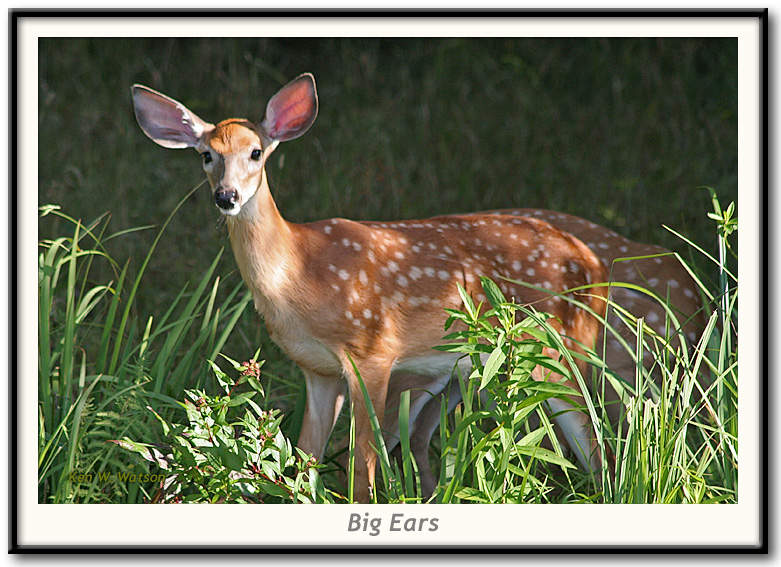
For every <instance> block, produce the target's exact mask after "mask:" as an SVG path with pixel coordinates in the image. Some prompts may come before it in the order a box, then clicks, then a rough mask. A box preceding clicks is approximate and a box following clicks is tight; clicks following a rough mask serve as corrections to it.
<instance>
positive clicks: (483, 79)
mask: <svg viewBox="0 0 781 567" xmlns="http://www.w3.org/2000/svg"><path fill="white" fill-rule="evenodd" d="M303 71H311V72H313V73H314V74H315V77H316V79H317V82H318V88H319V95H320V114H319V117H318V120H317V122H316V123H315V125H314V127H313V128H312V130H311V131H310V132H309V133H308V134H307V135H306V136H304V137H303V138H301V139H300V140H297V141H294V142H290V143H288V144H283V145H282V146H281V147H280V148H279V149H278V150H277V151H276V152H275V154H274V155H273V156H272V158H271V160H270V162H269V164H268V170H269V175H270V180H271V187H272V191H273V193H274V196H275V198H276V200H277V203H278V206H279V208H280V210H281V211H282V214H283V215H284V216H285V217H286V218H287V219H289V220H292V221H297V222H304V221H309V220H316V219H320V218H327V217H331V216H344V217H349V218H356V219H376V218H386V219H387V218H415V217H425V216H430V215H437V214H443V213H455V212H468V211H476V210H483V209H492V208H504V207H516V206H530V207H545V208H551V209H556V210H560V211H564V212H569V213H573V214H577V215H580V216H583V217H586V218H588V219H590V220H593V221H595V222H598V223H600V224H603V225H605V226H607V227H610V228H613V229H615V230H617V231H618V232H620V233H622V234H624V235H626V236H628V237H630V238H633V239H636V240H640V241H646V242H653V243H657V244H661V245H664V246H666V247H668V248H671V249H673V250H676V251H678V252H679V253H680V254H681V256H682V257H683V258H684V259H686V260H687V262H688V263H689V264H690V265H692V267H693V269H694V270H695V271H696V272H697V273H698V274H700V275H701V277H702V279H703V285H704V287H706V288H707V289H709V290H721V289H724V285H723V284H724V283H725V278H726V277H727V276H726V275H725V273H726V272H727V271H728V270H730V269H732V268H733V267H734V265H735V263H736V261H735V259H734V258H732V257H731V256H730V255H728V254H726V253H725V250H722V249H721V248H720V246H719V245H718V244H717V243H716V241H715V240H714V238H713V237H712V232H713V230H712V221H711V220H709V219H707V218H706V217H705V215H704V214H703V211H704V210H706V209H707V208H708V207H709V202H708V198H707V194H706V193H705V192H703V191H699V190H697V187H698V186H701V185H709V186H712V187H715V188H717V189H718V193H719V195H720V197H721V200H722V202H731V201H737V43H736V41H735V40H732V39H675V38H670V39H649V40H646V39H626V40H624V39H581V40H576V39H559V40H557V39H539V40H538V39H489V40H472V39H441V40H429V39H410V40H373V39H355V40H340V39H323V40H314V39H230V40H221V39H98V40H93V39H61V38H57V39H46V38H44V39H41V40H40V43H39V195H38V197H39V202H40V203H41V204H46V203H56V204H59V205H61V206H62V207H63V211H65V212H66V213H67V215H65V216H61V215H57V214H48V215H47V216H45V217H43V218H42V219H41V221H40V223H39V239H40V241H41V242H47V241H52V242H49V243H48V244H47V245H46V246H45V247H44V248H43V249H42V250H41V252H42V265H43V266H44V268H45V270H44V272H43V274H44V275H43V283H42V287H41V292H40V296H39V299H40V301H41V307H40V311H39V326H40V329H41V333H40V335H39V338H40V340H41V341H42V344H41V348H40V356H39V365H40V366H39V368H40V371H39V372H40V376H41V380H40V388H39V391H40V394H41V402H42V403H41V423H42V427H41V431H42V434H41V447H40V450H39V456H40V458H41V467H42V469H41V470H42V473H41V479H40V486H41V489H40V497H41V499H42V501H141V500H143V499H144V498H145V495H144V494H127V493H125V492H124V491H125V490H126V489H125V488H124V487H123V486H119V485H117V486H113V487H110V488H106V487H98V486H97V485H93V486H89V487H83V486H80V487H77V488H78V490H76V489H74V487H72V486H68V484H67V483H64V484H61V483H60V482H59V480H60V479H63V478H66V477H67V473H68V471H70V470H74V469H78V470H84V469H85V467H87V468H89V467H92V468H91V469H89V470H93V469H94V468H95V467H109V466H125V465H128V466H129V463H130V461H126V460H122V459H125V456H124V455H123V456H122V457H120V456H118V455H119V454H120V453H121V452H120V453H118V452H117V451H118V449H117V448H116V447H114V446H112V445H111V444H106V443H105V440H106V439H109V438H115V439H119V438H121V437H123V436H125V435H128V434H130V433H131V432H132V433H136V434H138V435H136V437H138V436H142V437H146V436H153V435H154V434H153V433H152V432H153V430H155V429H156V428H157V424H156V421H155V420H154V418H153V417H151V418H150V414H149V412H148V411H147V410H146V409H145V405H147V404H149V403H150V396H151V397H152V398H153V399H154V400H155V404H156V405H155V407H158V406H157V404H158V403H160V401H161V400H165V403H167V404H169V405H170V406H171V407H173V399H180V398H181V392H182V391H183V390H184V389H185V388H196V387H205V386H207V385H209V384H211V385H214V384H213V381H212V382H210V381H209V380H211V379H210V374H209V369H208V367H206V366H205V363H204V360H206V359H208V358H213V357H214V356H215V355H216V352H218V351H220V350H222V351H224V352H225V353H226V354H227V355H228V356H231V357H233V358H235V359H238V360H241V359H243V358H246V357H247V356H248V354H249V353H252V352H255V350H256V349H257V348H258V346H260V347H261V348H262V352H263V353H264V357H265V358H266V365H265V366H264V380H265V381H264V387H265V389H266V395H267V397H268V398H269V399H270V400H272V402H273V404H274V405H275V406H276V407H280V408H282V409H283V411H284V412H285V414H286V416H287V417H286V420H285V421H283V423H282V426H283V429H285V430H286V431H287V432H289V433H290V434H291V435H292V436H293V437H295V432H296V430H297V427H298V425H299V424H300V419H301V411H302V407H301V403H300V402H301V400H302V393H303V392H302V388H303V382H302V380H301V375H300V371H299V370H298V369H297V368H296V367H295V365H293V364H292V363H291V362H290V361H288V360H287V359H286V358H285V357H284V356H283V355H282V353H281V352H280V351H279V349H278V348H277V347H276V346H275V345H274V344H273V343H272V342H271V341H270V340H269V339H268V337H267V335H266V333H265V332H264V330H263V327H262V325H261V324H260V322H259V321H258V317H257V316H256V314H255V313H254V312H253V310H252V309H251V306H248V304H247V300H246V297H245V295H244V291H243V288H242V287H241V282H240V277H239V276H238V273H237V271H236V267H235V262H234V261H233V258H232V257H231V255H230V253H221V251H222V250H223V248H224V247H225V246H226V244H227V235H226V231H225V229H224V226H223V225H222V224H221V222H220V220H219V215H218V213H217V212H216V211H215V210H214V205H213V204H212V201H211V197H210V195H209V191H208V190H207V189H206V188H204V187H201V188H200V189H198V190H196V191H195V192H194V193H193V194H192V195H191V196H189V197H187V198H186V199H185V196H187V195H188V194H189V193H190V191H191V190H192V189H193V188H194V187H196V186H197V185H198V184H199V183H200V182H201V181H202V178H203V174H202V172H201V169H200V165H199V161H198V158H197V157H196V156H195V155H194V153H193V152H188V151H180V152H177V151H167V150H163V149H161V148H158V147H157V146H155V145H154V144H152V143H151V142H150V141H149V140H148V139H147V138H146V137H145V136H144V135H143V134H142V133H141V132H140V130H139V129H138V127H137V125H136V123H135V120H134V118H133V113H132V108H131V104H130V91H129V87H130V85H131V84H133V83H135V82H140V83H143V84H147V85H149V86H151V87H153V88H155V89H158V90H162V91H163V92H165V93H167V94H170V95H171V96H174V97H176V98H178V99H179V100H182V101H183V102H185V103H186V104H187V105H188V106H189V107H190V108H191V109H193V110H194V111H195V112H197V113H198V114H199V115H200V116H202V117H204V118H206V119H209V120H218V119H221V118H226V117H229V116H246V117H249V118H253V119H257V120H260V118H261V117H262V116H261V115H262V112H263V108H264V106H265V102H266V100H267V99H268V97H269V96H270V95H271V94H272V93H273V92H275V91H276V89H277V88H278V87H279V86H280V85H281V84H283V83H284V82H285V81H286V80H288V79H290V78H292V77H293V76H295V75H297V74H298V73H300V72H303ZM180 201H181V202H182V203H181V207H180V208H179V210H178V212H177V214H176V215H175V216H173V217H172V218H171V219H170V222H167V221H168V218H169V215H170V214H171V212H172V211H173V210H174V209H175V208H176V207H177V206H178V204H179V203H180ZM107 211H108V212H109V213H110V228H109V221H108V219H107V218H103V217H101V215H103V214H104V213H105V212H107ZM79 219H81V220H79ZM93 219H102V220H98V221H95V222H93ZM166 222H167V224H166ZM663 224H664V225H667V226H669V227H673V228H674V229H675V230H677V231H679V232H680V233H681V234H684V235H686V237H687V238H689V239H690V240H691V241H692V242H693V243H695V244H697V245H699V246H701V247H703V249H704V251H705V252H707V253H708V254H710V255H711V256H712V257H714V258H716V259H719V260H718V261H721V262H722V263H723V265H724V268H725V270H722V271H714V270H713V269H712V265H711V263H710V261H709V260H708V259H707V258H706V256H705V255H703V254H700V253H697V252H694V253H692V252H691V250H692V248H691V247H689V246H687V245H686V244H685V243H684V242H683V241H682V240H681V239H680V238H678V237H677V236H676V235H675V234H673V233H672V232H670V231H668V230H665V229H664V228H663V227H662V225H663ZM164 225H165V233H164V235H163V236H162V237H160V238H159V240H156V239H157V237H158V235H159V234H160V232H159V229H160V227H162V226H164ZM150 226H151V227H154V228H147V229H145V230H136V227H150ZM87 228H89V230H90V231H91V234H90V233H88V232H87ZM109 235H115V236H114V237H111V238H109V237H108V236H109ZM74 242H79V246H74ZM82 243H84V244H82ZM87 244H88V245H87ZM87 251H89V252H87ZM152 251H153V253H152ZM57 270H59V271H57ZM733 271H734V270H733ZM55 273H56V274H58V275H57V278H58V280H57V281H56V282H53V281H51V278H53V277H54V274H55ZM711 274H714V275H713V276H711ZM47 278H49V279H47ZM714 293H715V294H716V295H717V296H719V292H714ZM719 297H722V298H723V297H724V294H722V295H720V296H719ZM241 306H247V308H243V307H241ZM731 309H733V308H732V307H730V306H729V305H728V304H727V301H726V300H723V304H722V307H721V311H720V312H719V313H720V315H719V317H720V321H719V324H720V328H722V329H723V328H725V326H728V325H729V322H728V321H727V319H726V317H727V315H726V314H728V313H731ZM228 332H229V333H230V334H228ZM714 332H715V331H714ZM714 336H715V335H714ZM198 337H201V338H200V339H199V338H198ZM729 338H730V337H729V333H725V334H723V335H722V336H720V337H719V340H721V341H728V340H729ZM714 340H715V339H714ZM218 345H219V348H218ZM733 349H734V344H731V343H726V344H723V345H722V352H724V353H730V352H732V350H733ZM703 364H704V362H703ZM714 368H715V372H720V373H721V374H723V375H725V376H727V375H729V373H730V371H731V370H730V365H729V362H728V358H726V357H723V359H722V360H720V361H717V362H716V363H715V366H714ZM731 387H733V385H732V384H731V383H730V382H729V381H726V382H722V383H721V386H719V388H722V389H725V390H727V392H729V390H730V388H731ZM719 394H720V396H721V397H720V398H719V399H722V400H727V401H728V400H730V398H729V396H728V395H727V394H725V393H724V392H723V391H722V392H720V393H719ZM728 407H729V404H727V405H726V406H719V407H718V408H717V410H718V411H719V412H722V414H721V415H724V412H727V413H728V409H727V408H728ZM648 411H650V410H648ZM120 417H121V419H120ZM168 417H170V416H168ZM648 419H650V420H652V421H653V419H656V418H653V416H651V415H650V414H649V417H648ZM339 427H340V428H339V432H340V433H342V434H343V436H346V435H347V430H348V429H349V418H348V417H346V416H345V417H344V419H343V420H342V424H340V426H339ZM633 450H634V449H633ZM720 455H721V456H722V457H723V454H721V453H720ZM112 459H113V460H112ZM728 465H729V463H727V462H722V467H723V468H724V470H727V469H728V468H729V466H728ZM403 466H404V467H407V468H406V469H404V470H403V471H402V472H405V471H406V472H407V476H409V469H408V467H410V466H412V465H411V463H409V462H408V461H407V462H404V463H403ZM409 482H410V481H409V480H404V483H409ZM409 488H410V487H409V485H408V484H402V486H401V488H399V489H398V490H400V491H402V492H403V491H405V490H406V491H407V492H408V490H409Z"/></svg>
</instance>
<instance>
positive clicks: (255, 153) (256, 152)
mask: <svg viewBox="0 0 781 567" xmlns="http://www.w3.org/2000/svg"><path fill="white" fill-rule="evenodd" d="M249 157H250V158H252V159H253V160H254V161H258V160H259V159H260V150H252V153H251V154H250V156H249Z"/></svg>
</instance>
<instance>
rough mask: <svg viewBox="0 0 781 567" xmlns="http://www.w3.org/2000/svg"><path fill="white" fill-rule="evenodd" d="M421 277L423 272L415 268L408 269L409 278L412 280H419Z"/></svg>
mask: <svg viewBox="0 0 781 567" xmlns="http://www.w3.org/2000/svg"><path fill="white" fill-rule="evenodd" d="M422 275H423V271H422V270H421V269H420V268H418V267H417V266H412V267H411V268H410V269H409V277H410V278H411V279H413V280H419V279H420V278H421V276H422Z"/></svg>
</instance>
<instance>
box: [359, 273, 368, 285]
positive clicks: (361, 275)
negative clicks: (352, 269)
mask: <svg viewBox="0 0 781 567" xmlns="http://www.w3.org/2000/svg"><path fill="white" fill-rule="evenodd" d="M358 281H360V282H361V284H362V285H366V284H367V283H369V278H368V277H367V276H366V272H365V271H363V270H361V271H360V272H358Z"/></svg>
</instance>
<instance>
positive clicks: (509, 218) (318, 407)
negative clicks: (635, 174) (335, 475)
mask: <svg viewBox="0 0 781 567" xmlns="http://www.w3.org/2000/svg"><path fill="white" fill-rule="evenodd" d="M131 95H132V101H133V108H134V113H135V117H136V121H137V123H138V125H139V126H140V128H141V130H142V131H143V132H144V133H145V134H146V136H147V137H149V138H150V139H151V140H153V141H154V142H155V143H157V144H158V145H160V146H162V147H164V148H169V149H182V148H192V149H194V150H195V151H196V152H198V154H199V155H200V156H201V161H202V167H203V170H204V172H205V174H206V177H207V179H208V182H209V185H210V187H211V190H212V193H213V197H214V203H215V205H216V207H217V209H218V210H219V211H220V213H222V215H224V217H225V220H226V225H227V232H228V238H229V240H230V244H231V248H232V250H233V255H234V258H235V261H236V264H237V266H238V269H239V272H240V273H241V276H242V279H243V281H244V282H245V284H246V285H247V287H248V288H249V290H250V292H251V294H252V298H253V302H254V306H255V309H256V310H257V311H258V313H259V314H260V315H261V317H262V318H263V320H264V323H265V326H266V329H267V331H268V333H269V336H270V337H271V339H272V340H274V341H275V342H276V343H277V344H278V345H279V346H280V347H281V349H282V350H283V351H284V352H285V353H286V355H287V356H288V357H289V358H290V359H291V360H292V361H294V362H295V363H296V364H297V365H298V366H299V368H300V369H301V371H302V373H303V375H304V381H305V386H306V406H305V410H304V418H303V423H302V427H301V431H300V435H299V439H298V446H299V448H301V449H302V450H304V451H306V452H307V453H310V454H312V455H313V456H315V458H317V459H320V458H322V456H323V454H324V451H325V448H326V444H327V441H328V438H329V436H330V433H331V430H332V429H333V426H334V424H335V421H336V418H337V416H338V415H339V412H340V410H341V408H342V405H343V404H344V401H345V399H346V397H347V396H349V399H350V401H351V405H352V410H353V416H354V422H355V451H356V458H355V497H356V499H357V500H358V501H359V502H368V501H370V499H371V497H372V496H373V490H374V478H375V467H376V452H375V450H374V448H373V443H374V439H373V430H372V426H371V418H370V413H369V410H368V408H367V406H366V404H365V403H363V392H362V388H361V382H362V383H363V385H364V387H365V389H366V392H367V394H368V398H369V400H370V402H371V405H372V407H373V408H374V412H375V414H376V419H377V421H378V422H379V425H380V427H381V428H382V429H387V427H386V426H385V423H384V422H385V407H386V402H387V401H388V392H389V389H390V387H391V385H392V384H394V383H396V384H410V385H411V386H414V387H415V388H416V390H417V391H420V392H423V391H425V392H427V393H431V394H433V395H437V394H439V393H441V392H442V390H443V389H444V388H445V387H446V386H447V384H448V383H449V382H450V377H451V373H452V370H453V368H454V366H455V365H464V364H466V363H468V361H466V360H459V359H458V356H457V355H454V354H453V353H446V352H442V351H438V350H434V349H433V348H432V347H434V346H436V345H439V344H441V343H442V336H443V334H444V333H443V330H444V322H445V319H446V316H447V314H446V312H445V309H446V308H457V307H459V306H460V304H461V297H460V293H459V289H458V286H459V285H460V286H462V288H463V289H464V291H465V292H466V293H468V294H470V295H471V296H472V297H473V298H475V300H476V301H485V299H486V298H485V296H484V294H483V290H482V288H481V286H480V276H488V277H493V278H498V277H506V278H515V279H516V280H523V281H525V282H528V283H530V284H532V285H533V286H534V287H529V286H522V285H512V286H510V287H509V288H508V292H509V293H510V294H511V295H512V296H513V297H515V298H516V301H517V302H519V303H522V304H526V305H533V306H534V307H535V308H536V309H538V310H541V311H546V312H548V313H550V314H551V315H552V316H553V318H552V319H551V320H550V321H551V322H552V323H551V325H552V326H553V327H554V328H556V330H557V331H558V332H559V333H560V334H561V335H562V337H564V339H563V340H564V341H565V344H566V345H567V346H568V347H571V348H572V349H573V350H579V349H581V348H582V346H589V347H590V346H591V345H594V344H595V343H596V341H597V339H598V334H599V328H600V322H599V320H600V317H601V316H602V315H603V314H604V311H605V297H606V294H607V291H606V289H605V288H604V287H600V286H598V285H596V284H598V283H600V282H604V281H605V280H606V277H607V274H606V268H605V266H604V265H603V263H602V261H601V260H600V259H599V258H598V257H597V255H596V254H594V253H593V252H592V251H591V250H590V249H589V248H588V247H587V246H586V245H585V244H584V243H583V242H581V241H580V240H579V239H578V238H576V237H575V236H573V235H572V234H570V233H567V232H565V231H562V230H560V229H558V228H556V227H555V226H553V225H552V224H550V223H548V222H545V221H544V220H541V219H538V218H534V217H533V216H523V215H510V214H465V215H447V216H439V217H433V218H428V219H422V220H404V221H390V222H380V221H353V220H348V219H343V218H332V219H326V220H321V221H316V222H310V223H303V224H296V223H291V222H288V221H286V220H285V219H284V218H283V217H282V215H281V214H280V212H279V210H278V209H277V206H276V204H275V202H274V199H273V197H272V195H271V191H270V188H269V183H268V177H267V175H266V170H265V165H266V162H267V160H268V158H269V156H270V155H271V154H272V153H273V152H274V150H275V149H276V148H277V146H278V145H279V144H280V143H281V142H287V141H290V140H294V139H296V138H298V137H300V136H302V135H303V134H304V133H306V132H307V131H308V130H309V128H310V127H311V126H312V124H313V123H314V121H315V118H316V117H317V112H318V104H319V102H318V96H317V88H316V85H315V79H314V77H313V75H312V74H310V73H304V74H302V75H299V76H298V77H296V78H295V79H293V80H292V81H290V82H289V83H287V84H286V85H284V86H283V87H282V88H281V89H279V90H278V91H277V92H276V94H274V95H273V96H272V97H271V98H270V99H269V101H268V103H267V104H266V108H265V114H264V117H263V119H262V120H261V121H260V122H257V123H256V122H252V121H250V120H248V119H244V118H229V119H226V120H222V121H220V122H218V123H216V124H213V123H210V122H207V121H205V120H203V119H201V118H200V117H198V116H197V115H196V114H195V113H194V112H193V111H192V110H190V109H188V108H187V107H186V106H185V105H184V104H182V103H180V102H178V101H176V100H174V99H172V98H170V97H168V96H167V95H164V94H162V93H160V92H158V91H155V90H153V89H151V88H149V87H146V86H143V85H140V84H135V85H133V86H132V87H131ZM592 285H594V287H589V286H592ZM572 290H577V291H572ZM567 296H572V297H575V296H577V300H578V301H579V302H580V303H581V305H584V306H585V307H586V308H583V309H582V308H580V307H578V306H577V305H576V303H575V302H571V301H567V300H566V297H567ZM548 351H550V352H548ZM546 354H548V355H549V356H551V357H557V356H558V353H556V352H555V351H552V349H546ZM576 364H577V365H582V368H581V371H585V362H583V361H582V360H580V359H578V360H577V361H576ZM533 375H534V378H535V379H538V380H556V381H560V382H562V383H565V384H568V385H570V386H571V387H573V388H575V389H577V385H576V384H575V383H574V382H573V381H572V379H571V378H570V377H565V376H560V375H551V373H550V371H547V370H544V369H542V368H538V369H535V371H534V373H533ZM425 401H426V400H425V399H424V400H423V402H425ZM551 403H552V404H554V405H555V407H554V408H553V409H554V410H555V412H556V416H555V420H556V423H558V424H559V427H560V430H561V433H562V436H563V438H564V440H565V442H566V444H567V445H568V446H569V447H570V449H571V450H572V451H573V452H574V453H575V454H576V456H577V459H578V461H579V463H580V464H581V466H583V467H585V468H591V469H596V468H598V467H599V466H600V462H601V458H602V457H601V454H600V452H599V448H598V447H596V445H595V440H594V435H593V426H592V424H591V422H590V420H589V418H588V417H587V416H586V415H585V414H584V413H582V412H580V411H576V410H575V405H577V403H578V402H577V400H573V401H572V402H565V401H563V400H559V399H552V400H551ZM422 405H423V404H420V403H418V406H419V407H416V408H415V411H416V412H417V411H420V410H422ZM415 418H416V416H415V415H411V416H410V421H411V424H412V425H411V427H412V429H413V434H414V430H415V421H414V420H415ZM424 433H427V432H424ZM423 437H426V435H425V434H424V435H423ZM428 438H429V439H430V435H429V436H428ZM427 441H428V440H427Z"/></svg>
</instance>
